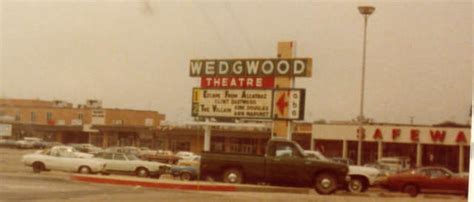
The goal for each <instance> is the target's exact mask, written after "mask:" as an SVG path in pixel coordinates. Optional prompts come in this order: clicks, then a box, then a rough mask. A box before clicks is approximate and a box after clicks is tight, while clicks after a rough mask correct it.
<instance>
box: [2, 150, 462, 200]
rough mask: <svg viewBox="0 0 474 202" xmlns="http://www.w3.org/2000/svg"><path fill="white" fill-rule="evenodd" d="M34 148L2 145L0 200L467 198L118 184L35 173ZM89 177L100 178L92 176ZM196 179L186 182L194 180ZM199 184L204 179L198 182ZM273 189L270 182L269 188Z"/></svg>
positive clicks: (261, 187) (457, 198) (456, 198)
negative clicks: (30, 162)
mask: <svg viewBox="0 0 474 202" xmlns="http://www.w3.org/2000/svg"><path fill="white" fill-rule="evenodd" d="M30 152H33V151H32V150H16V149H5V148H0V201H41V202H44V201H81V202H83V201H114V202H116V201H134V202H140V201H206V202H208V201H259V202H260V201H290V200H291V201H318V202H319V201H321V202H325V201H330V202H344V201H347V202H358V201H360V202H372V201H383V202H392V201H393V202H395V201H397V202H398V201H403V202H411V201H413V202H428V201H430V202H431V201H433V202H436V201H440V202H441V201H443V202H451V201H467V199H466V198H465V197H463V196H456V195H424V194H421V195H420V196H418V197H416V198H411V197H408V196H407V195H405V194H400V193H391V192H386V191H384V190H380V189H369V191H368V192H366V193H363V194H352V193H348V192H345V191H339V192H337V193H336V194H333V195H329V196H323V195H318V194H316V193H315V192H314V191H313V190H311V189H308V190H307V192H306V193H305V192H301V193H288V192H283V191H282V190H280V191H278V190H276V191H275V190H273V191H269V189H267V190H265V188H266V187H267V186H255V185H244V186H243V187H256V188H258V189H254V190H252V189H247V190H243V191H237V192H236V191H196V190H182V189H170V188H160V187H151V188H147V187H144V186H140V185H136V184H135V185H133V184H132V185H117V184H113V183H112V184H110V183H107V184H104V183H91V182H84V181H76V180H71V178H72V176H73V174H71V173H64V172H55V171H51V172H42V173H40V174H37V173H33V172H32V169H31V168H30V167H26V166H24V165H22V163H21V161H20V159H21V156H22V155H23V154H26V153H30ZM90 177H101V176H100V175H90ZM106 178H121V179H130V180H138V181H141V180H145V181H148V180H151V179H143V178H142V179H139V178H134V177H124V176H114V175H111V176H106ZM154 182H160V183H173V184H188V183H184V182H182V181H174V180H172V179H171V178H165V179H160V180H156V179H155V180H154ZM195 183H196V182H193V183H189V184H195ZM199 184H200V185H202V184H205V183H203V182H199ZM273 188H274V187H273Z"/></svg>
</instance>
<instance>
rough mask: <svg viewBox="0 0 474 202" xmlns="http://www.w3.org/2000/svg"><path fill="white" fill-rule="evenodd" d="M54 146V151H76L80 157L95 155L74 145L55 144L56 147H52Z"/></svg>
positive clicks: (75, 153)
mask: <svg viewBox="0 0 474 202" xmlns="http://www.w3.org/2000/svg"><path fill="white" fill-rule="evenodd" d="M53 148H54V151H57V152H59V153H74V155H75V156H76V157H78V158H92V157H94V155H93V154H88V153H85V152H80V151H78V150H76V149H75V148H74V147H72V146H65V145H60V146H54V147H52V149H53Z"/></svg>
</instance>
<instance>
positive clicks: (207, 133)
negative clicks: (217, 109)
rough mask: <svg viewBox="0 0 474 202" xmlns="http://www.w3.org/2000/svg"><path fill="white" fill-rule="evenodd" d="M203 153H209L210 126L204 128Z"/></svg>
mask: <svg viewBox="0 0 474 202" xmlns="http://www.w3.org/2000/svg"><path fill="white" fill-rule="evenodd" d="M206 122H208V120H207V119H206ZM204 151H211V126H210V125H205V126H204Z"/></svg>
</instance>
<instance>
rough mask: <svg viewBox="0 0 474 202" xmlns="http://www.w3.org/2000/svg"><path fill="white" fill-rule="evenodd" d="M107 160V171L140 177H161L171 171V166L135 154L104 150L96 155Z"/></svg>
mask: <svg viewBox="0 0 474 202" xmlns="http://www.w3.org/2000/svg"><path fill="white" fill-rule="evenodd" d="M96 157H97V158H101V159H103V160H104V161H105V163H106V164H107V165H106V173H116V174H129V175H130V174H131V175H136V176H139V177H154V178H159V177H160V176H161V175H162V174H165V173H169V171H170V169H171V166H169V165H167V164H164V163H158V162H151V161H144V160H141V159H139V158H138V157H136V156H135V155H133V154H125V153H119V152H102V153H99V154H97V155H96Z"/></svg>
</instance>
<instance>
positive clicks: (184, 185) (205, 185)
mask: <svg viewBox="0 0 474 202" xmlns="http://www.w3.org/2000/svg"><path fill="white" fill-rule="evenodd" d="M70 179H71V180H75V181H81V182H89V183H100V184H115V185H125V186H142V187H147V188H159V189H179V190H193V191H226V192H269V193H276V192H278V193H300V194H308V193H309V189H307V188H291V187H274V186H258V185H229V184H223V183H209V182H197V181H188V182H184V181H173V180H159V181H158V180H156V179H148V178H136V177H128V176H103V175H81V174H74V175H71V177H70Z"/></svg>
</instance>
